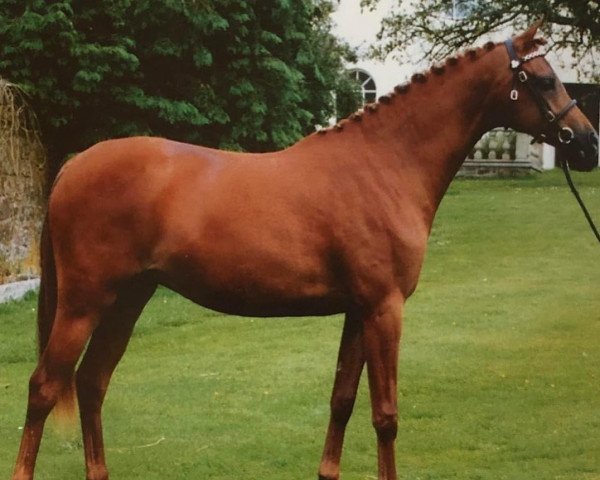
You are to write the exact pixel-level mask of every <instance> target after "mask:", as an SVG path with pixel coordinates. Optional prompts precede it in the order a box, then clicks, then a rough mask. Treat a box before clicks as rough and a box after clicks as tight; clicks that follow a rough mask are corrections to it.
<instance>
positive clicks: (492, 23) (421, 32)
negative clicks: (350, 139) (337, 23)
mask: <svg viewBox="0 0 600 480" xmlns="http://www.w3.org/2000/svg"><path fill="white" fill-rule="evenodd" d="M379 2H380V0H362V5H363V6H364V7H369V8H372V7H375V6H376V5H377V4H379ZM397 3H398V8H396V9H395V10H394V11H393V12H392V13H390V14H389V15H388V16H387V18H385V20H384V22H383V26H382V29H381V31H380V33H379V37H378V38H379V41H378V43H377V45H376V47H375V53H376V54H377V55H380V56H385V55H387V54H390V53H392V52H393V53H394V54H396V55H397V56H399V57H403V56H404V57H405V56H406V52H408V51H409V50H410V47H411V46H413V45H415V42H419V47H420V48H421V49H424V50H423V51H424V57H425V58H427V59H429V60H439V59H441V58H443V57H445V56H447V55H448V54H450V53H452V52H453V51H455V50H457V49H459V48H461V47H464V46H467V45H472V44H474V43H476V41H477V40H478V39H479V38H480V37H482V36H485V35H489V34H490V33H492V32H496V31H499V30H508V31H513V32H516V31H519V30H524V29H525V28H526V27H527V26H528V25H530V24H531V23H533V22H534V21H535V20H537V19H539V18H540V17H543V18H544V19H545V24H544V26H543V30H544V34H545V35H546V37H547V38H548V40H550V45H551V47H552V48H558V49H567V50H569V51H571V52H572V53H573V59H574V62H576V63H574V64H573V65H572V66H573V67H576V68H578V72H579V73H580V75H581V76H584V77H588V78H592V77H594V76H596V78H597V77H598V76H600V73H599V70H598V66H599V65H598V51H599V49H600V4H599V2H598V0H530V1H527V2H524V1H523V0H491V1H490V0H485V1H484V0H418V1H414V0H399V1H398V2H397Z"/></svg>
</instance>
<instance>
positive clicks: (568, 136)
mask: <svg viewBox="0 0 600 480" xmlns="http://www.w3.org/2000/svg"><path fill="white" fill-rule="evenodd" d="M504 46H505V47H506V50H507V52H508V56H509V58H510V65H509V67H510V69H511V70H512V72H513V86H512V89H511V91H510V99H511V100H512V101H517V100H518V99H519V90H518V89H517V85H518V84H519V83H522V84H524V85H526V86H527V87H528V88H529V91H530V92H531V94H532V95H533V98H534V100H535V102H536V103H537V105H538V107H539V109H540V111H541V112H542V115H543V116H544V118H545V119H546V121H547V122H548V130H555V131H556V137H557V139H558V141H559V142H560V143H563V144H568V143H571V141H572V140H573V138H575V133H574V132H573V130H572V129H571V128H569V127H560V126H559V125H558V122H559V121H560V120H561V119H562V118H563V117H564V116H565V115H566V114H567V113H568V112H569V110H571V109H572V108H573V107H574V106H575V105H577V100H575V99H573V100H571V101H570V102H569V103H567V105H565V106H564V107H563V108H562V109H561V110H560V111H559V112H558V113H554V112H553V111H552V108H551V107H550V105H549V104H548V102H547V101H546V99H545V98H544V96H543V95H542V94H541V92H540V91H539V90H538V89H536V88H535V86H534V85H533V84H532V83H531V82H530V81H529V75H528V74H527V72H526V71H525V70H524V69H523V65H524V64H525V63H527V62H530V61H531V60H533V59H535V58H538V57H543V56H545V55H546V52H544V51H541V50H538V51H535V52H531V53H528V54H527V55H525V56H524V57H522V58H519V56H518V55H517V52H516V51H515V47H514V45H513V41H512V38H509V39H507V40H505V41H504ZM545 139H546V133H542V134H540V137H539V138H537V139H536V140H538V141H542V142H543V141H545Z"/></svg>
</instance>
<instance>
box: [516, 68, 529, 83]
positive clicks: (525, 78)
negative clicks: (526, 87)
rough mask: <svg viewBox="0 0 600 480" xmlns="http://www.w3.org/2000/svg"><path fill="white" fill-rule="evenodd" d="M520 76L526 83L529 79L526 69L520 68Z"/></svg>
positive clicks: (522, 81)
mask: <svg viewBox="0 0 600 480" xmlns="http://www.w3.org/2000/svg"><path fill="white" fill-rule="evenodd" d="M518 77H519V81H520V82H521V83H525V82H526V81H527V80H528V79H529V77H528V76H527V72H525V70H519V73H518Z"/></svg>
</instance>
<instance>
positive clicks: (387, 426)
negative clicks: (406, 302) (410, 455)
mask: <svg viewBox="0 0 600 480" xmlns="http://www.w3.org/2000/svg"><path fill="white" fill-rule="evenodd" d="M402 305H403V301H402V299H401V298H400V296H398V297H390V298H388V299H387V301H386V302H385V303H384V304H383V305H381V306H380V307H379V308H378V309H377V310H376V311H374V312H373V313H372V314H371V315H370V316H368V317H367V318H366V319H365V322H364V340H365V343H364V347H365V357H366V361H367V372H368V375H369V387H370V392H371V407H372V411H373V426H374V427H375V431H376V433H377V460H378V465H379V468H378V472H379V473H378V479H379V480H396V479H397V475H396V462H395V454H394V448H395V446H394V444H395V440H396V434H397V431H398V406H397V375H398V350H399V342H400V333H401V321H402V320H401V311H402Z"/></svg>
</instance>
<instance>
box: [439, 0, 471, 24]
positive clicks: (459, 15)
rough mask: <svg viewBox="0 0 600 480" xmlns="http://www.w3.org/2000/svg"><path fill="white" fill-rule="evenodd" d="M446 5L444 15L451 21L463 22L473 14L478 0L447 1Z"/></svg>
mask: <svg viewBox="0 0 600 480" xmlns="http://www.w3.org/2000/svg"><path fill="white" fill-rule="evenodd" d="M447 3H448V5H447V7H446V15H447V16H448V17H449V18H451V19H452V20H464V19H465V18H469V17H470V16H471V15H472V14H473V12H474V11H475V8H476V7H477V4H478V0H447Z"/></svg>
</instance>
